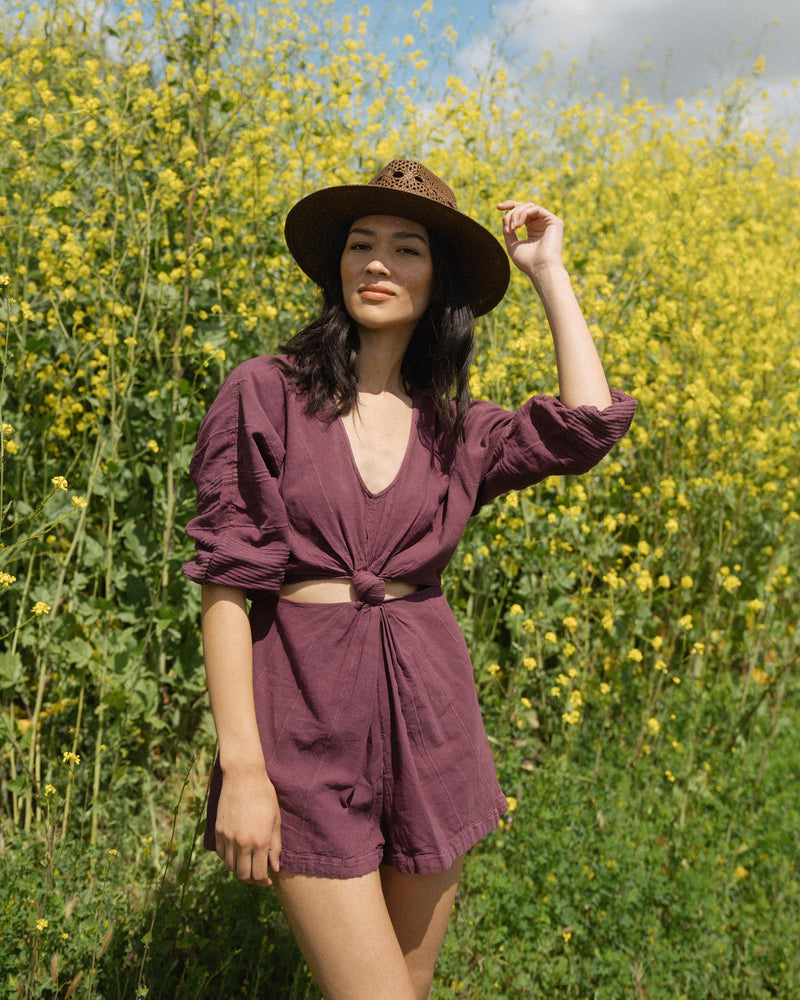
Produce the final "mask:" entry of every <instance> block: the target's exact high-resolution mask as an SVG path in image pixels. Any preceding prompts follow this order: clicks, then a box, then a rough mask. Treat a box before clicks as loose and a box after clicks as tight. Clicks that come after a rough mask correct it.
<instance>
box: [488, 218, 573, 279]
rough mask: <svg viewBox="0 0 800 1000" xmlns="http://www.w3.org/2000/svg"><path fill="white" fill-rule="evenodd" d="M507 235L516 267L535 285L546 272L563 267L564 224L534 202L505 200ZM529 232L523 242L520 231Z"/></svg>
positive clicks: (505, 232) (504, 226)
mask: <svg viewBox="0 0 800 1000" xmlns="http://www.w3.org/2000/svg"><path fill="white" fill-rule="evenodd" d="M497 207H498V209H499V210H500V211H501V212H503V213H504V214H503V236H504V237H505V241H506V246H507V247H508V255H509V257H511V260H512V261H513V262H514V264H515V265H516V267H518V268H519V269H520V271H522V272H523V274H527V275H528V277H529V278H530V279H531V281H532V282H533V283H534V285H536V284H537V278H538V276H539V275H540V273H541V272H542V271H543V270H549V269H552V268H554V267H558V268H563V266H564V265H563V260H562V249H563V245H564V223H563V222H562V220H561V219H559V217H558V216H557V215H553V213H552V212H548V211H547V209H546V208H542V206H541V205H536V204H534V203H533V202H532V201H502V202H500V204H499V205H498V206H497ZM523 228H524V229H525V237H524V238H523V239H520V238H519V236H518V230H520V229H523Z"/></svg>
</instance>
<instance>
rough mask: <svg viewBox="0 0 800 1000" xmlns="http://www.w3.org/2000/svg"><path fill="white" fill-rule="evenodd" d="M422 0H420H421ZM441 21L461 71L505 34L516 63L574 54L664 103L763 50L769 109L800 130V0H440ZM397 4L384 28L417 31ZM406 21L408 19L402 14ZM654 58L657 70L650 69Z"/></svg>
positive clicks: (732, 74) (728, 75)
mask: <svg viewBox="0 0 800 1000" xmlns="http://www.w3.org/2000/svg"><path fill="white" fill-rule="evenodd" d="M419 2H421V0H419ZM433 5H434V14H433V21H434V23H437V22H438V23H449V24H451V25H452V26H453V27H454V28H455V29H456V31H457V32H458V41H457V65H458V69H459V72H460V75H461V76H462V77H463V78H464V79H465V80H468V79H469V78H470V74H472V73H474V72H476V71H477V72H479V73H480V72H481V70H482V69H484V68H485V66H486V64H487V58H488V56H489V53H490V48H491V39H492V38H498V37H505V39H506V40H505V42H504V43H503V45H504V48H505V50H506V51H508V52H510V53H512V54H513V59H510V60H509V66H510V68H511V69H512V71H513V69H514V66H515V65H516V66H518V67H524V66H528V67H530V66H534V65H536V64H537V63H539V62H540V61H541V60H542V58H543V57H544V55H545V53H546V52H550V53H552V58H553V60H554V62H555V67H556V70H557V71H563V70H564V69H565V68H566V67H568V66H569V65H570V64H571V63H572V62H573V60H575V61H577V62H578V64H579V65H580V67H581V72H582V73H585V74H586V75H587V77H588V76H589V75H591V76H593V77H594V78H595V81H596V84H597V87H598V89H601V90H604V91H605V90H607V91H608V92H609V93H613V92H614V91H615V90H616V89H617V88H618V86H619V82H620V80H621V78H622V77H623V76H625V75H632V76H633V77H634V79H635V82H636V84H637V86H638V87H639V89H640V90H641V92H642V93H643V94H644V95H645V96H647V97H649V98H651V99H653V100H656V101H660V102H665V101H669V102H673V101H674V100H676V99H677V98H678V97H683V98H692V97H694V96H696V95H698V94H700V93H701V92H702V91H703V90H704V89H706V88H708V87H714V88H715V89H717V90H718V89H719V88H720V86H721V85H724V82H725V81H730V80H732V79H735V78H737V77H739V76H742V75H749V73H750V69H751V67H752V66H753V63H754V62H755V61H756V59H757V58H758V57H759V56H763V57H764V76H763V78H762V79H763V84H764V87H763V89H764V90H765V91H766V92H767V93H768V95H769V101H768V104H769V107H770V109H771V110H770V112H769V113H770V115H771V116H773V119H774V120H776V121H778V122H781V121H782V122H784V123H786V124H787V127H789V129H790V131H792V132H794V133H795V134H797V133H800V126H798V124H797V122H796V121H795V122H794V123H792V119H800V88H798V87H797V86H793V81H795V80H796V79H797V78H799V77H800V0H507V2H493V3H492V2H486V0H484V2H480V0H433ZM415 6H417V4H416V3H414V4H413V6H411V5H409V6H408V7H406V8H405V10H406V11H408V13H407V14H405V15H404V14H403V13H401V10H403V8H398V6H397V5H392V7H393V9H394V16H393V17H390V18H387V19H384V20H383V22H382V23H383V25H384V26H385V27H384V28H383V31H387V32H389V31H391V32H394V33H395V34H401V33H403V32H404V31H406V30H409V31H413V27H414V25H413V19H412V15H411V13H410V12H411V11H412V10H413V9H414V7H415ZM404 20H405V22H406V24H405V25H404V23H403V21H404ZM643 64H647V65H648V67H649V68H646V69H643V68H642V65H643Z"/></svg>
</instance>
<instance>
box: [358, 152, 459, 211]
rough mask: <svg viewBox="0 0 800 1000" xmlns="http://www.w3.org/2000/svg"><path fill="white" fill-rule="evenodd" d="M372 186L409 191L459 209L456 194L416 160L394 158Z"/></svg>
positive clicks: (374, 179)
mask: <svg viewBox="0 0 800 1000" xmlns="http://www.w3.org/2000/svg"><path fill="white" fill-rule="evenodd" d="M369 183H370V185H371V186H372V187H385V188H391V189H392V190H394V191H408V192H409V193H410V194H415V195H418V196H419V197H421V198H428V199H429V200H430V201H435V202H437V203H438V204H439V205H446V206H447V207H448V208H454V209H456V210H457V209H458V204H457V203H456V196H455V195H454V194H453V192H452V190H451V189H450V188H449V187H448V186H447V185H446V184H445V182H444V181H443V180H440V179H439V178H438V177H437V176H436V174H434V173H433V172H432V171H430V170H428V168H427V167H425V166H423V165H422V164H421V163H417V162H416V160H392V161H391V162H390V163H387V164H386V166H385V167H384V168H383V170H381V171H380V172H379V173H377V174H376V175H375V176H374V177H373V178H372V180H371V181H370V182H369Z"/></svg>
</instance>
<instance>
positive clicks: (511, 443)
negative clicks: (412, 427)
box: [470, 389, 636, 510]
mask: <svg viewBox="0 0 800 1000" xmlns="http://www.w3.org/2000/svg"><path fill="white" fill-rule="evenodd" d="M611 398H612V405H611V406H609V407H608V408H607V409H605V410H598V409H597V407H595V406H577V407H574V408H570V407H568V406H565V405H564V404H563V403H562V402H561V401H560V400H559V399H557V398H555V397H553V396H534V397H533V398H532V399H529V400H528V402H527V403H524V404H523V405H522V406H521V407H520V408H519V409H518V410H516V411H514V412H511V411H508V410H504V409H503V408H502V407H499V406H495V405H493V404H491V403H480V402H479V403H476V404H474V406H473V409H472V411H471V414H470V416H471V417H472V418H473V419H474V421H475V426H474V428H473V430H472V433H473V434H475V433H478V434H480V435H481V436H482V444H483V449H484V450H483V455H484V467H483V472H482V475H481V485H480V489H479V492H478V498H477V503H476V506H475V509H476V510H477V509H478V508H479V507H481V506H483V505H484V504H486V503H488V502H489V501H490V500H493V499H494V498H495V497H497V496H500V494H502V493H506V492H507V491H508V490H513V489H522V488H524V487H526V486H531V485H533V484H534V483H537V482H539V481H541V480H542V479H545V478H546V477H547V476H552V475H579V474H580V473H583V472H587V471H588V470H589V469H591V468H592V467H593V466H594V465H596V464H597V463H598V462H599V461H600V459H601V458H603V457H604V456H605V455H606V454H607V453H608V452H609V451H610V450H611V448H612V447H613V446H614V445H615V444H616V443H617V442H618V441H619V440H620V439H621V438H622V437H624V435H625V434H626V433H627V431H628V428H629V427H630V425H631V421H632V420H633V415H634V413H635V411H636V400H635V399H633V398H632V397H631V396H628V395H626V394H625V393H624V392H621V391H620V390H618V389H612V390H611Z"/></svg>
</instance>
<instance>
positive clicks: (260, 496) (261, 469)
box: [183, 359, 289, 590]
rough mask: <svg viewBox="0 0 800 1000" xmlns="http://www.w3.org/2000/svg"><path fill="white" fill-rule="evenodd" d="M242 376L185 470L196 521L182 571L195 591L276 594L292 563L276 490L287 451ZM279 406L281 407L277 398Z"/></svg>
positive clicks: (227, 388)
mask: <svg viewBox="0 0 800 1000" xmlns="http://www.w3.org/2000/svg"><path fill="white" fill-rule="evenodd" d="M259 360H260V359H259ZM254 363H256V362H247V363H246V365H248V366H252V365H253V364H254ZM261 363H262V364H263V361H261ZM246 371H247V369H246V367H245V366H240V368H238V369H235V370H234V371H233V372H232V373H231V375H230V376H229V377H228V379H227V380H226V381H225V383H224V385H223V387H222V389H221V390H220V393H219V395H218V396H217V399H216V400H215V401H214V403H213V405H212V406H211V408H210V409H209V411H208V414H207V415H206V417H205V419H204V421H203V423H202V425H201V428H200V432H199V434H198V439H197V445H196V448H195V452H194V457H193V458H192V462H191V466H190V473H191V476H192V479H193V480H194V482H195V485H196V487H197V516H196V517H195V518H194V519H193V520H192V521H191V522H190V523H189V524H188V525H187V527H186V532H187V534H188V535H189V536H190V537H191V538H193V539H194V541H195V545H196V555H195V558H194V559H193V560H191V561H190V562H189V563H187V564H186V565H185V566H184V568H183V571H184V573H185V575H186V576H187V577H188V578H189V579H190V580H193V581H194V582H195V583H201V584H202V583H215V584H221V585H225V586H230V587H242V588H245V589H249V590H277V589H278V588H279V587H280V585H281V582H282V580H283V574H284V570H285V566H286V561H287V559H288V556H289V545H288V542H287V539H286V534H287V517H286V509H285V506H284V503H283V499H282V498H281V496H280V493H279V491H278V486H277V482H276V479H277V476H278V475H279V473H280V468H281V465H282V462H283V458H284V445H283V441H282V437H281V428H280V427H276V426H275V425H276V422H277V421H276V419H275V417H274V415H273V416H270V415H269V414H268V413H267V412H266V406H265V401H264V397H263V393H261V392H259V391H258V390H257V389H256V388H255V386H254V381H253V379H251V378H247V377H245V375H246ZM279 398H280V401H281V404H282V401H283V394H282V392H281V393H280V394H279Z"/></svg>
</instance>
